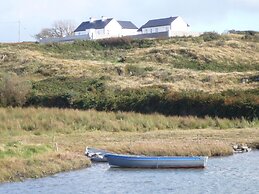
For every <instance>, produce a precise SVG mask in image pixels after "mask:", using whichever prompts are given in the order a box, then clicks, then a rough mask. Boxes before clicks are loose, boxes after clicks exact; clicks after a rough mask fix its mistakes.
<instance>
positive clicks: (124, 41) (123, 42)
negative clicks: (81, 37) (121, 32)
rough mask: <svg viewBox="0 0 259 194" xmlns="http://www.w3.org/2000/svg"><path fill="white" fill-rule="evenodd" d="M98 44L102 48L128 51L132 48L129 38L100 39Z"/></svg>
mask: <svg viewBox="0 0 259 194" xmlns="http://www.w3.org/2000/svg"><path fill="white" fill-rule="evenodd" d="M98 43H99V44H100V45H101V46H102V47H104V48H122V49H130V48H131V47H132V45H131V38H128V37H122V38H109V39H101V40H98Z"/></svg>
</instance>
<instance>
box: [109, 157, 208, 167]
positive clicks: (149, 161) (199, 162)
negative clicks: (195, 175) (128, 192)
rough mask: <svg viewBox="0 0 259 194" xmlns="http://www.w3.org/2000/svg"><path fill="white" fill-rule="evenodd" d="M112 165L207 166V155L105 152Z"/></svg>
mask: <svg viewBox="0 0 259 194" xmlns="http://www.w3.org/2000/svg"><path fill="white" fill-rule="evenodd" d="M105 158H106V159H107V160H108V163H109V165H110V166H111V167H119V168H205V167H206V165H207V161H208V157H207V156H194V157H178V156H173V157H170V156H134V155H120V154H105Z"/></svg>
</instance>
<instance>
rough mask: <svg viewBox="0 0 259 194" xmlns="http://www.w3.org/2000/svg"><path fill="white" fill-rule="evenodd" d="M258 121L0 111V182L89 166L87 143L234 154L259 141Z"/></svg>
mask: <svg viewBox="0 0 259 194" xmlns="http://www.w3.org/2000/svg"><path fill="white" fill-rule="evenodd" d="M258 129H259V122H258V120H253V121H248V120H245V119H234V120H229V119H219V118H210V117H206V118H204V119H201V118H197V117H165V116H162V115H158V114H153V115H142V114H136V113H122V112H117V113H112V112H97V111H93V110H91V111H79V110H61V109H44V108H43V109H42V108H39V109H35V108H28V109H21V108H15V109H12V108H8V109H0V142H1V143H0V167H1V168H0V181H1V182H3V181H14V180H21V179H23V178H31V177H33V178H36V177H41V176H46V175H49V174H53V173H57V172H60V171H66V170H71V169H78V168H82V167H85V166H88V165H89V161H88V160H87V159H86V158H85V157H84V155H83V154H84V149H85V147H86V146H92V147H98V148H104V149H107V150H110V151H114V152H118V153H125V154H144V155H208V156H223V155H230V154H232V148H231V145H233V144H236V143H247V144H249V145H250V146H252V147H254V148H255V147H258V145H259V139H258V137H259V130H258Z"/></svg>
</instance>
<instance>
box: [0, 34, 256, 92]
mask: <svg viewBox="0 0 259 194" xmlns="http://www.w3.org/2000/svg"><path fill="white" fill-rule="evenodd" d="M186 40H187V41H185V40H182V41H175V40H174V39H169V40H163V41H160V42H159V41H158V42H157V43H156V45H155V46H154V47H151V48H138V49H131V50H126V51H125V50H116V51H89V50H79V51H73V50H69V51H67V52H68V55H69V54H71V57H69V56H67V55H66V54H62V53H55V52H54V51H52V50H51V49H50V51H49V52H47V50H44V51H43V50H42V49H40V47H39V46H37V45H34V44H21V45H19V44H17V45H9V44H2V46H1V47H0V67H1V69H2V70H1V72H2V73H5V72H7V71H8V72H9V71H12V72H16V73H17V74H19V75H20V76H25V77H27V78H28V79H30V80H41V79H45V78H46V77H53V76H73V77H82V76H86V77H102V76H109V78H110V80H108V81H107V82H108V85H110V86H116V87H122V88H128V87H131V88H139V87H145V86H152V85H162V86H167V87H168V88H170V90H172V91H182V90H197V91H205V92H210V93H215V92H221V91H224V90H228V89H234V90H247V89H255V88H258V82H257V83H256V82H251V83H246V84H242V83H241V79H242V78H247V77H250V76H258V73H259V72H258V71H243V72H235V70H233V71H230V72H228V73H220V72H216V71H212V70H211V71H197V70H190V69H177V68H174V66H173V65H172V64H173V63H174V60H177V57H181V56H185V54H187V55H190V56H193V57H195V60H194V61H196V62H198V63H201V64H203V63H207V62H208V61H216V62H217V63H221V64H224V65H225V66H226V67H227V66H229V65H236V66H237V67H238V65H239V64H242V65H247V67H250V66H254V65H258V64H259V52H258V48H259V43H258V42H251V41H250V42H249V41H244V40H241V37H240V36H229V37H226V38H225V39H224V40H219V41H222V42H223V43H222V44H220V45H219V41H218V40H217V41H211V42H195V41H190V40H188V39H186ZM76 52H80V53H82V54H81V56H84V57H80V56H77V55H76V54H75V53H76ZM105 52H108V53H109V52H111V54H110V55H112V57H113V58H112V59H111V58H109V57H104V56H105V55H104V53H105ZM154 52H155V53H154ZM89 53H90V54H89ZM4 55H6V56H7V57H6V59H5V60H1V57H2V56H4ZM74 55H75V56H74ZM88 55H89V57H87V56H88ZM92 55H93V56H95V55H96V57H94V58H92V57H91V56H92ZM110 55H109V56H110ZM120 55H124V56H125V57H126V59H127V60H126V62H125V63H117V62H116V60H117V58H118V57H119V56H120ZM156 55H159V56H160V57H162V59H163V61H162V63H158V62H156V61H155V60H153V58H154V57H155V56H156ZM170 57H173V58H174V57H176V59H173V61H170V60H171V59H170ZM184 58H185V57H184ZM183 63H184V61H183ZM127 65H133V66H136V67H137V68H142V69H149V70H144V71H143V72H142V73H141V74H139V75H137V76H130V75H127V74H126V72H125V71H126V70H125V68H126V66H127ZM212 65H213V64H212ZM118 69H120V70H121V71H122V75H118V72H117V70H118ZM1 72H0V75H1Z"/></svg>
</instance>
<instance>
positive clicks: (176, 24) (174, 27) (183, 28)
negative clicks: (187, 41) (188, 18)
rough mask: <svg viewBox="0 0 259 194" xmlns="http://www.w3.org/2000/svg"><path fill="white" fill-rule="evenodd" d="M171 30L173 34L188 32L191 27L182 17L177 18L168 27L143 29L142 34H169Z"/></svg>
mask: <svg viewBox="0 0 259 194" xmlns="http://www.w3.org/2000/svg"><path fill="white" fill-rule="evenodd" d="M169 30H170V31H173V32H188V31H189V27H188V26H187V23H186V22H185V21H184V20H183V19H182V18H181V17H177V18H176V19H175V20H174V21H173V22H172V24H171V25H168V26H157V27H151V28H143V29H142V34H150V33H159V32H167V31H169Z"/></svg>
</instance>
